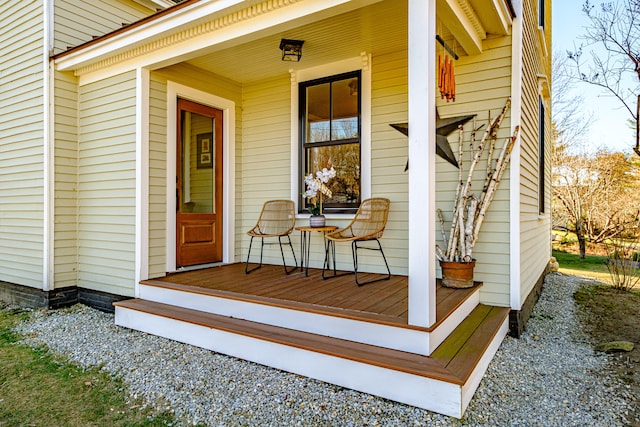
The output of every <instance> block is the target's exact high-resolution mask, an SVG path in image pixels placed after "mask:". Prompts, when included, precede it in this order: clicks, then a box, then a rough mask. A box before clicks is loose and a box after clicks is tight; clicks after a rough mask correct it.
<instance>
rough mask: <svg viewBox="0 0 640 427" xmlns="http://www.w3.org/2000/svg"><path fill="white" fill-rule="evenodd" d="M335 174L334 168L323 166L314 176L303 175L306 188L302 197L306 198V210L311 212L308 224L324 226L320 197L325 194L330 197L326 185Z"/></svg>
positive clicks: (329, 191)
mask: <svg viewBox="0 0 640 427" xmlns="http://www.w3.org/2000/svg"><path fill="white" fill-rule="evenodd" d="M335 176H336V170H335V169H334V168H333V167H331V168H330V169H327V168H323V169H322V170H321V171H317V172H316V174H315V176H314V175H313V174H311V173H310V174H309V175H307V176H305V178H304V183H305V186H306V188H307V191H305V192H304V193H303V194H302V198H303V199H306V200H307V203H308V206H307V210H308V211H309V212H310V213H311V217H310V218H309V226H311V227H314V228H318V227H324V226H325V223H326V222H325V217H324V215H323V214H322V199H323V198H324V197H325V196H326V197H328V198H330V197H331V190H330V189H329V187H327V184H328V183H329V180H330V179H331V178H334V177H335Z"/></svg>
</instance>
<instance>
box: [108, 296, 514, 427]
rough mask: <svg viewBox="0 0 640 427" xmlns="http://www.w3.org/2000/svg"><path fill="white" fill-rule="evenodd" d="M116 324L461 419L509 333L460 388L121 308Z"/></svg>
mask: <svg viewBox="0 0 640 427" xmlns="http://www.w3.org/2000/svg"><path fill="white" fill-rule="evenodd" d="M116 324H117V325H120V326H124V327H127V328H131V329H135V330H139V331H143V332H147V333H150V334H153V335H159V336H163V337H166V338H170V339H173V340H175V341H179V342H183V343H186V344H191V345H195V346H198V347H202V348H206V349H208V350H212V351H216V352H219V353H223V354H227V355H230V356H234V357H238V358H241V359H245V360H249V361H252V362H255V363H260V364H262V365H266V366H270V367H273V368H277V369H281V370H284V371H288V372H292V373H296V374H299V375H303V376H307V377H310V378H315V379H318V380H320V381H324V382H328V383H331V384H336V385H339V386H342V387H346V388H350V389H353V390H358V391H362V392H365V393H369V394H373V395H376V396H380V397H383V398H386V399H390V400H394V401H397V402H401V403H404V404H408V405H412V406H416V407H419V408H423V409H427V410H429V411H433V412H437V413H441V414H444V415H448V416H452V417H457V418H461V417H462V415H463V414H464V410H465V409H466V407H467V405H468V404H469V401H470V400H471V396H473V393H474V392H475V390H476V388H477V386H478V384H479V383H480V379H481V378H482V375H483V374H484V372H485V370H486V367H487V365H488V363H489V361H490V360H491V358H492V357H493V354H494V353H495V351H496V350H497V348H498V346H499V345H500V343H501V342H502V339H503V338H504V335H505V334H506V331H507V319H505V321H504V325H503V327H502V328H501V329H500V333H499V334H498V335H497V336H496V337H495V338H494V341H493V343H492V344H491V346H490V348H489V350H488V351H487V352H486V353H485V354H484V355H483V357H482V360H481V362H480V364H479V365H478V367H477V368H476V370H475V371H474V373H473V374H472V376H471V377H470V379H469V381H467V384H464V385H463V386H460V385H457V384H451V383H448V382H445V381H441V380H435V379H432V378H427V377H423V376H419V375H413V374H408V373H404V372H400V371H395V370H392V369H388V368H382V367H378V366H373V365H369V364H366V363H362V362H357V361H353V360H349V359H344V358H341V357H337V356H332V355H327V354H323V353H317V352H314V351H310V350H306V349H301V348H296V347H291V346H287V345H284V344H279V343H274V342H271V341H266V340H262V339H259V338H253V337H248V336H245V335H241V334H235V333H231V332H226V331H221V330H217V329H213V328H210V327H206V326H202V325H196V324H193V323H190V322H185V321H181V320H176V319H170V318H166V317H162V316H157V315H154V314H149V313H144V312H140V311H136V310H131V309H128V308H123V307H117V306H116ZM390 385H393V386H390Z"/></svg>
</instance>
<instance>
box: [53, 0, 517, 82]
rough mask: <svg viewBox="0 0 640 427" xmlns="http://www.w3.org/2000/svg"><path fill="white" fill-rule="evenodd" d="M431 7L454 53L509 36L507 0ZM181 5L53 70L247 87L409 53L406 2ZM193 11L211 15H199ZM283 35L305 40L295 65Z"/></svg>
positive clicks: (74, 53)
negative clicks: (179, 68)
mask: <svg viewBox="0 0 640 427" xmlns="http://www.w3.org/2000/svg"><path fill="white" fill-rule="evenodd" d="M436 2H437V3H436V4H437V11H438V17H437V18H438V22H439V24H438V32H439V34H440V35H441V36H442V37H443V38H444V39H445V41H447V42H452V41H455V42H456V43H455V44H456V46H461V47H462V49H460V52H459V54H460V55H464V54H477V53H480V52H481V51H482V40H483V39H484V38H486V36H487V34H490V33H494V34H507V33H508V31H509V25H510V23H511V15H510V14H509V9H508V2H507V0H436ZM186 3H188V4H187V5H186V6H188V7H183V8H180V7H176V10H175V11H174V12H172V11H171V10H167V11H165V12H166V13H161V14H159V16H158V17H157V18H155V17H154V16H152V17H149V18H147V19H146V20H143V22H142V23H141V24H133V25H131V26H130V27H131V28H130V29H122V30H119V31H116V32H114V33H113V34H108V35H105V36H103V37H100V38H98V39H96V40H93V41H91V42H88V43H86V44H85V45H82V46H79V47H77V48H74V49H72V50H71V51H67V52H63V53H61V54H58V55H56V57H55V61H56V64H57V67H58V69H60V70H74V71H75V72H76V74H77V75H83V74H90V73H96V72H98V73H99V74H100V75H103V76H104V75H105V74H109V73H110V71H109V69H112V71H111V72H113V73H114V74H115V73H119V72H122V71H123V70H122V67H123V66H124V67H148V68H150V69H159V68H163V67H166V66H170V65H173V64H177V63H187V64H189V65H191V66H194V67H198V68H200V69H203V70H206V71H208V72H211V73H215V74H217V75H219V76H222V77H225V78H228V79H231V80H233V81H236V82H239V83H246V82H251V81H258V80H262V79H265V78H268V77H271V76H275V75H282V74H283V73H288V71H289V70H290V69H306V68H312V67H315V66H319V65H322V64H327V63H330V62H335V61H339V60H342V59H347V58H353V57H357V56H360V54H361V53H362V52H367V53H372V54H374V55H381V54H386V53H389V52H394V51H401V50H406V49H407V38H408V37H407V21H408V19H407V13H408V11H407V9H408V1H398V0H340V1H335V2H331V4H329V5H326V6H323V5H325V4H326V3H322V5H321V4H320V3H318V0H298V1H296V2H293V3H292V5H291V6H282V5H283V4H284V3H278V5H279V6H278V7H279V8H280V9H281V12H277V11H276V10H275V9H274V10H273V11H267V12H265V14H264V15H261V14H260V13H258V14H256V15H255V17H251V18H246V19H245V18H244V13H245V12H244V11H243V9H242V7H243V4H244V5H246V3H244V2H240V1H234V2H232V3H234V5H233V6H230V7H229V8H228V9H225V10H221V9H219V8H218V9H214V8H213V6H215V5H216V4H217V2H210V1H206V0H204V1H202V2H196V1H190V2H186ZM253 3H255V4H258V3H260V2H259V1H256V2H252V4H253ZM264 3H265V4H266V2H264ZM334 3H335V4H334ZM269 4H271V3H269ZM274 4H275V2H274ZM332 5H333V6H332ZM178 6H181V5H178ZM246 7H247V8H252V7H253V6H250V5H249V6H246ZM261 7H262V6H261ZM265 7H266V6H265ZM288 7H290V8H291V10H288V9H287V8H288ZM296 8H299V9H300V10H299V11H298V10H297V9H296ZM209 9H211V10H209ZM245 10H247V11H248V10H249V9H245ZM197 11H201V12H202V13H205V11H206V13H210V15H208V16H202V14H201V13H197ZM251 11H253V9H251ZM225 13H229V14H230V15H228V17H225ZM247 13H249V12H247ZM239 17H242V18H239ZM214 19H215V23H214V21H213V20H214ZM261 20H262V21H261ZM207 28H208V29H207ZM190 37H191V38H190ZM282 38H288V39H299V40H304V41H305V43H304V46H303V53H302V59H301V61H300V62H299V63H295V62H283V61H281V59H280V58H281V52H280V50H279V44H280V39H282ZM462 50H464V51H462ZM119 64H121V65H119Z"/></svg>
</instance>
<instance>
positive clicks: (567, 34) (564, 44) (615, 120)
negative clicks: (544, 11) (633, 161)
mask: <svg viewBox="0 0 640 427" xmlns="http://www.w3.org/2000/svg"><path fill="white" fill-rule="evenodd" d="M583 3H584V0H554V1H553V2H552V8H553V9H552V16H553V22H552V27H551V30H552V46H553V54H554V55H566V51H567V50H571V51H573V50H575V47H576V46H580V44H581V42H582V41H581V39H580V36H581V35H583V34H584V33H585V30H584V28H585V27H586V26H587V25H588V24H589V21H588V19H587V18H586V17H585V15H584V13H583V12H582V5H583ZM592 3H593V4H595V5H596V6H597V5H599V4H600V3H601V1H599V0H594V1H592ZM587 55H588V48H587V50H585V51H583V57H584V58H586V57H587ZM576 90H578V91H580V94H581V95H582V97H583V98H584V100H585V112H587V113H588V112H592V113H593V122H592V123H591V127H590V132H589V134H588V135H587V136H586V139H587V141H586V144H587V145H588V147H586V148H587V149H588V150H589V151H591V150H594V151H595V150H596V149H597V148H599V147H605V148H607V149H609V150H610V151H624V152H631V151H632V149H633V146H634V145H635V136H634V131H633V130H631V129H630V128H629V126H628V124H627V121H628V119H630V118H631V115H630V114H629V112H628V111H627V110H626V109H623V107H622V103H621V102H620V101H618V100H617V99H615V98H613V96H612V95H609V94H607V93H606V92H604V91H603V90H602V89H600V88H598V87H596V86H592V85H589V84H588V83H577V84H576Z"/></svg>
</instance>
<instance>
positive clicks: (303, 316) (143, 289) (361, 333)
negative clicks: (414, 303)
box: [139, 280, 480, 356]
mask: <svg viewBox="0 0 640 427" xmlns="http://www.w3.org/2000/svg"><path fill="white" fill-rule="evenodd" d="M183 288H184V287H179V286H178V287H175V286H173V285H172V284H170V283H166V282H161V281H153V280H148V281H145V282H143V283H141V284H140V287H139V292H140V293H139V298H141V299H144V300H148V301H154V302H158V303H163V304H169V305H176V306H180V307H184V308H188V309H192V310H198V311H201V312H205V313H211V314H218V315H222V316H227V317H233V318H237V319H244V320H249V321H252V322H258V323H264V324H267V325H273V326H278V327H282V328H287V329H293V330H297V331H302V332H308V333H312V334H317V335H324V336H327V337H335V338H340V339H343V340H349V341H355V342H359V343H363V344H370V345H375V346H379V347H385V348H390V349H394V350H400V351H405V352H409V353H416V354H420V355H424V356H428V355H430V354H431V353H432V352H433V351H434V350H435V349H436V348H438V346H439V345H440V344H441V343H442V342H443V341H444V340H445V339H446V338H447V337H448V336H449V335H450V334H451V332H453V330H454V329H455V328H456V327H457V326H458V325H459V324H460V322H462V320H463V319H464V318H466V317H467V316H468V315H469V314H470V313H471V312H472V311H473V309H474V308H475V307H476V306H477V305H478V304H479V303H480V286H477V287H476V289H475V291H474V292H472V293H470V294H469V296H468V297H467V298H466V299H465V300H464V301H463V302H462V303H461V304H459V305H458V306H457V307H456V308H455V310H454V311H453V312H451V313H450V314H449V315H448V316H446V317H445V318H444V319H443V320H441V321H440V322H438V323H437V324H436V325H434V327H432V328H422V327H416V326H410V325H402V324H398V323H392V322H385V321H380V320H375V319H371V318H358V317H354V316H353V315H352V314H351V313H349V312H348V311H347V310H343V311H341V310H331V311H326V310H324V309H323V307H319V306H312V305H309V304H308V305H295V304H293V305H287V304H284V303H283V302H282V301H281V300H271V299H268V298H256V297H250V296H243V295H241V294H236V293H231V292H223V291H209V290H205V289H199V290H196V289H190V290H185V289H183Z"/></svg>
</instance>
